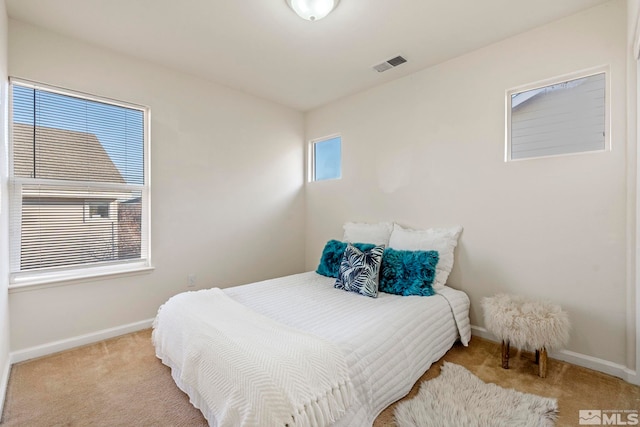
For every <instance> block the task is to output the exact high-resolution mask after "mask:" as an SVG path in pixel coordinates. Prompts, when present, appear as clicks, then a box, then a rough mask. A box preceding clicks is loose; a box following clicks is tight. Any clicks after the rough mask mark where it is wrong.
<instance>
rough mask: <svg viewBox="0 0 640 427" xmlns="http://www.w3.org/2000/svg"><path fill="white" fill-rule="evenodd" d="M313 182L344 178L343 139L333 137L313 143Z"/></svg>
mask: <svg viewBox="0 0 640 427" xmlns="http://www.w3.org/2000/svg"><path fill="white" fill-rule="evenodd" d="M311 148H312V149H311V158H312V159H311V169H312V173H311V181H324V180H327V179H340V178H341V177H342V138H341V137H340V136H333V137H330V138H323V139H319V140H315V141H313V142H312V143H311Z"/></svg>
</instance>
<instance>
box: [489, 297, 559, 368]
mask: <svg viewBox="0 0 640 427" xmlns="http://www.w3.org/2000/svg"><path fill="white" fill-rule="evenodd" d="M482 307H483V309H484V324H485V326H486V328H487V330H489V332H491V333H492V334H494V335H495V336H496V337H498V338H499V339H501V340H502V367H503V368H504V369H509V348H510V345H511V344H513V346H514V347H516V348H519V349H524V350H535V352H536V363H537V364H538V375H539V376H540V377H542V378H545V377H546V376H547V350H548V349H552V348H559V347H562V346H564V345H566V344H567V342H568V341H569V328H570V326H569V316H568V315H567V312H566V311H563V310H562V308H561V307H560V306H559V305H557V304H553V303H551V302H548V301H534V300H529V299H526V298H523V297H519V296H513V295H507V294H498V295H496V296H493V297H490V298H484V299H483V300H482Z"/></svg>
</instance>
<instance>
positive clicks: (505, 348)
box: [502, 340, 509, 369]
mask: <svg viewBox="0 0 640 427" xmlns="http://www.w3.org/2000/svg"><path fill="white" fill-rule="evenodd" d="M502 369H509V340H506V341H505V340H502Z"/></svg>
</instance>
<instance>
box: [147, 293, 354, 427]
mask: <svg viewBox="0 0 640 427" xmlns="http://www.w3.org/2000/svg"><path fill="white" fill-rule="evenodd" d="M153 339H154V342H155V345H156V351H157V353H158V354H162V355H163V360H164V359H166V360H167V361H171V364H176V363H177V364H179V365H180V366H181V370H180V371H181V374H180V382H181V383H182V384H184V385H185V386H186V388H188V389H191V390H197V393H198V395H199V399H202V401H203V402H204V403H205V404H206V405H207V407H208V408H210V409H211V410H212V411H213V412H214V413H215V414H216V421H217V423H218V425H219V426H220V427H235V426H289V427H294V426H296V427H306V426H317V427H323V426H327V425H330V424H332V423H334V422H335V421H336V420H337V419H338V418H340V417H341V416H342V415H344V413H345V412H346V410H347V408H348V407H349V405H350V403H351V392H352V390H351V389H352V385H351V380H350V379H349V373H348V371H347V364H346V362H345V359H344V356H343V354H342V352H341V350H340V349H339V348H338V347H337V346H336V345H334V344H332V343H331V342H329V341H326V340H324V339H322V338H319V337H317V336H315V335H312V334H309V333H307V332H302V331H299V330H297V329H294V328H291V327H289V326H286V325H284V324H282V323H280V322H276V321H275V320H272V319H270V318H268V317H266V316H263V315H261V314H258V313H256V312H254V311H253V310H251V309H249V308H247V307H245V306H244V305H242V304H240V303H237V302H236V301H234V300H233V299H231V298H230V297H228V296H227V295H226V294H225V293H224V292H222V290H220V289H218V288H213V289H208V290H202V291H197V292H185V293H182V294H179V295H176V296H174V297H172V298H171V299H169V301H167V302H166V303H165V304H164V305H163V306H162V307H160V309H159V311H158V315H157V316H156V319H155V322H154V335H153Z"/></svg>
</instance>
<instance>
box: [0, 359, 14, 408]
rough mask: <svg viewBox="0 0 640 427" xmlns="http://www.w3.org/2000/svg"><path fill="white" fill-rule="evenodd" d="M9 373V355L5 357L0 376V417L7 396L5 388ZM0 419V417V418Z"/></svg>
mask: <svg viewBox="0 0 640 427" xmlns="http://www.w3.org/2000/svg"><path fill="white" fill-rule="evenodd" d="M10 374H11V357H7V360H5V363H4V366H3V367H2V377H0V417H2V414H3V411H4V399H5V398H6V396H7V388H8V387H9V375H10ZM0 421H2V420H1V418H0Z"/></svg>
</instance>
